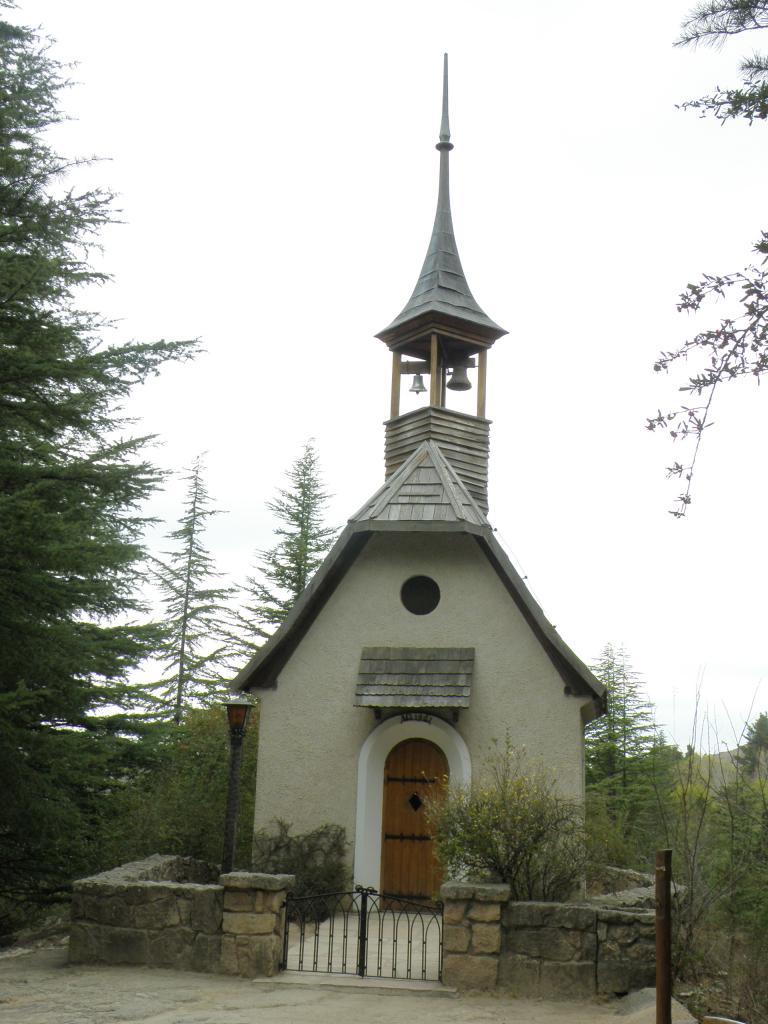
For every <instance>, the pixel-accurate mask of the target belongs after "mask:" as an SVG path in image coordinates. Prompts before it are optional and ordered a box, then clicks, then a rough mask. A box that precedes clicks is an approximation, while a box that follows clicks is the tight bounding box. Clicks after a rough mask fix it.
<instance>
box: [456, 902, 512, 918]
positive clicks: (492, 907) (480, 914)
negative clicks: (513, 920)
mask: <svg viewBox="0 0 768 1024" xmlns="http://www.w3.org/2000/svg"><path fill="white" fill-rule="evenodd" d="M443 917H445V915H443ZM467 917H468V918H469V920H470V921H499V920H501V904H500V903H471V904H470V906H469V912H468V913H467Z"/></svg>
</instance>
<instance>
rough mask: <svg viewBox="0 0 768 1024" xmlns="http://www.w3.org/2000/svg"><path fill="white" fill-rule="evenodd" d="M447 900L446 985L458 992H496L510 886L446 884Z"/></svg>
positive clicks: (445, 903) (444, 962) (445, 931)
mask: <svg viewBox="0 0 768 1024" xmlns="http://www.w3.org/2000/svg"><path fill="white" fill-rule="evenodd" d="M440 896H441V899H442V900H443V981H444V982H445V984H446V985H452V986H453V987H455V988H458V989H478V990H484V991H488V990H492V989H495V988H496V986H497V984H498V978H499V953H500V951H501V908H502V905H504V904H506V903H507V901H508V900H509V886H508V885H488V884H484V883H482V884H481V883H475V882H446V883H445V884H444V885H443V886H442V887H441V889H440Z"/></svg>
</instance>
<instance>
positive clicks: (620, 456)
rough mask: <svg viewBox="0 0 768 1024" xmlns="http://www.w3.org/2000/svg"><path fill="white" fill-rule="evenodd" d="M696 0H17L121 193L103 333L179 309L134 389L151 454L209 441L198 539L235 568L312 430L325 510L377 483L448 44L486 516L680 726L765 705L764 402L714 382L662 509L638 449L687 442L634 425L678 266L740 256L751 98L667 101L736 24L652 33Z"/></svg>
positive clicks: (698, 85)
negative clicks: (158, 364)
mask: <svg viewBox="0 0 768 1024" xmlns="http://www.w3.org/2000/svg"><path fill="white" fill-rule="evenodd" d="M689 6H690V4H689V2H687V0H686V2H680V0H647V2H646V3H644V4H642V5H637V4H622V3H617V2H616V0H585V2H582V3H578V4H575V3H573V0H550V2H548V3H546V4H544V3H541V4H530V3H527V4H523V3H522V2H515V0H499V2H490V0H473V2H471V3H470V2H456V0H453V2H452V0H419V2H414V0H410V2H402V0H387V2H386V3H371V2H365V0H354V2H341V0H325V2H322V3H320V2H317V0H303V2H292V3H291V2H282V3H281V2H272V3H266V2H259V0H252V2H245V0H219V2H218V3H216V4H211V3H199V2H194V0H151V2H150V0H22V2H21V6H20V11H19V12H18V13H17V14H16V15H14V17H15V18H16V19H17V20H19V21H22V22H24V23H26V24H33V25H40V26H42V27H43V29H44V30H45V32H47V33H48V34H49V35H51V36H52V37H54V38H55V39H56V40H57V44H56V46H55V49H54V53H55V55H56V56H58V57H59V58H60V59H62V60H65V61H70V60H71V61H77V62H78V63H79V66H78V68H77V69H76V70H75V72H73V77H74V78H75V79H76V81H77V83H78V84H77V85H76V86H75V87H73V88H72V89H71V90H70V91H69V92H68V93H67V94H66V96H65V98H64V102H65V106H66V109H67V111H68V112H69V113H70V114H71V116H72V117H73V118H74V120H73V121H72V122H71V123H69V124H67V125H66V126H64V127H63V128H62V129H61V130H60V131H59V132H58V133H57V136H56V144H57V145H58V146H59V148H60V149H61V150H63V151H65V152H67V153H71V154H81V155H90V154H98V155H99V156H102V157H105V158H108V159H109V161H110V162H109V163H101V164H100V165H98V166H97V167H96V168H95V169H93V170H91V171H90V172H87V173H86V172H83V175H82V176H81V178H80V179H79V180H80V181H82V182H83V183H85V182H88V183H95V182H98V183H103V184H107V185H109V186H110V187H112V188H113V189H114V190H115V191H117V192H118V193H119V194H120V198H119V203H118V206H119V208H120V209H121V211H122V213H121V218H122V220H123V222H124V223H122V224H121V225H115V226H113V227H111V228H110V229H109V230H108V231H107V232H106V233H105V236H104V244H105V248H104V254H103V257H102V260H103V262H102V264H101V265H103V267H104V268H105V269H107V270H108V271H109V272H110V273H111V274H113V275H114V280H113V283H112V284H110V285H107V286H105V287H103V288H101V289H99V290H95V291H93V292H92V293H90V294H89V295H88V297H87V301H88V304H89V305H90V306H91V307H93V308H97V309H99V310H101V311H102V312H104V313H105V314H106V315H108V316H110V317H113V318H115V320H116V321H118V323H117V325H116V328H115V330H114V332H113V333H114V339H115V340H127V339H143V340H150V339H154V338H157V337H166V338H185V337H200V338H201V339H202V341H203V344H204V347H205V349H206V352H205V354H204V355H202V356H201V357H200V358H199V359H198V360H197V361H196V362H195V363H194V364H192V365H187V366H184V367H175V368H171V369H169V370H167V371H166V372H165V373H164V374H163V376H162V377H161V378H160V379H159V380H158V381H156V382H153V383H152V384H151V385H149V386H148V387H146V388H145V389H144V391H143V392H142V393H141V394H139V395H137V396H136V399H135V402H134V404H133V406H132V411H133V412H134V413H135V414H136V415H138V416H140V417H141V425H140V428H138V429H141V430H142V431H151V432H156V433H157V434H159V435H160V438H161V439H162V446H161V447H159V448H158V450H157V452H156V459H157V461H158V462H160V463H161V464H162V465H164V466H166V467H168V468H171V469H174V470H178V469H181V468H182V467H184V466H188V465H189V464H190V462H191V461H192V459H193V458H194V457H195V456H196V455H197V454H198V453H199V452H203V451H205V452H207V453H208V454H207V465H208V472H207V480H208V485H209V489H210V491H211V493H212V495H213V496H214V497H215V499H216V502H217V504H218V505H219V506H220V507H221V508H223V509H227V510H228V512H227V515H226V516H221V517H220V518H219V519H218V520H217V521H216V522H215V523H214V525H213V526H212V528H211V531H210V534H209V538H208V539H209V544H210V547H211V549H212V551H213V552H214V554H215V556H216V558H217V559H218V561H219V564H220V567H221V568H222V569H223V570H226V571H227V572H230V573H232V574H233V575H234V576H235V577H239V576H242V575H244V574H245V572H246V571H248V569H249V568H250V566H251V564H252V560H253V552H254V550H255V549H257V548H263V547H266V546H269V545H270V543H271V533H270V531H271V529H272V527H273V525H274V524H273V523H272V522H271V521H270V518H269V515H268V513H267V512H266V511H265V508H264V504H265V502H266V501H267V500H269V498H270V497H271V496H272V495H273V494H274V490H275V488H276V487H277V486H278V485H279V484H280V483H281V478H282V475H283V473H284V471H285V469H286V467H287V466H288V465H289V464H290V463H291V462H292V461H293V460H294V459H295V458H296V457H297V455H298V454H299V453H300V451H301V449H302V446H303V444H304V442H305V441H306V440H307V439H308V438H310V437H314V438H315V439H316V441H317V447H318V450H319V453H320V456H321V459H322V463H323V467H324V473H325V481H326V484H327V488H328V490H330V491H331V492H332V493H333V494H334V498H333V501H332V505H331V510H330V515H331V519H332V520H333V522H334V523H337V524H342V523H343V522H344V521H345V520H346V518H348V517H349V516H350V515H352V514H353V513H354V512H355V511H356V510H357V508H358V507H359V506H360V505H361V504H362V503H363V501H364V500H365V499H366V497H368V495H369V494H370V493H372V492H373V491H374V490H375V489H376V488H377V487H378V486H379V485H380V483H381V481H382V478H383V437H384V435H383V427H382V422H383V420H384V419H385V418H386V416H387V415H388V406H389V394H388V392H389V372H390V357H389V353H388V351H387V349H386V347H385V346H384V345H383V344H382V343H381V342H380V341H378V340H376V339H375V338H374V337H373V335H374V334H375V333H376V332H377V331H379V330H381V329H382V328H383V327H384V326H386V325H387V324H388V323H389V322H390V320H391V319H392V318H393V317H394V316H395V315H396V314H397V313H398V312H399V311H400V309H401V308H402V307H403V305H404V304H405V302H406V300H407V299H408V297H409V295H410V293H411V290H412V288H413V286H414V284H415V282H416V278H417V276H418V272H419V269H420V267H421V263H422V260H423V257H424V253H425V250H426V246H427V242H428V240H429V235H430V231H431V227H432V220H433V216H434V207H435V200H436V195H437V174H438V155H437V153H436V152H435V149H434V144H435V142H436V141H437V134H438V128H439V114H440V110H439V106H440V85H441V81H440V78H441V62H442V53H443V51H444V50H447V51H448V53H449V55H450V81H451V89H450V92H451V131H452V141H453V142H454V143H455V147H456V148H455V149H454V151H453V153H452V154H451V175H452V204H453V214H454V226H455V229H456V236H457V240H458V244H459V251H460V253H461V257H462V262H463V265H464V270H465V272H466V275H467V279H468V281H469V284H470V287H471V288H472V290H473V292H474V294H475V297H476V298H477V300H478V301H479V303H480V304H481V306H482V307H483V309H484V310H485V311H486V312H487V313H488V314H489V316H491V317H492V318H493V319H494V320H496V321H497V322H498V323H500V324H502V325H503V326H504V327H505V328H507V330H508V331H509V335H508V336H507V337H504V338H502V339H501V340H500V341H499V342H498V343H497V344H496V345H495V346H494V348H493V350H492V352H491V355H490V358H489V397H488V415H489V416H490V418H491V419H492V421H493V423H492V427H491V445H492V455H491V466H490V476H491V495H490V497H491V511H490V518H491V521H492V523H493V525H494V526H495V527H496V528H497V530H498V535H499V538H500V540H501V541H502V542H503V544H504V545H505V547H506V548H507V550H508V552H509V553H510V555H511V556H512V558H513V560H514V561H515V564H516V565H517V566H518V568H519V569H520V571H521V572H522V574H523V575H524V576H526V577H527V580H528V583H529V585H530V587H531V589H532V591H533V593H534V595H535V596H536V598H537V599H538V600H539V602H540V603H541V605H542V607H543V608H544V611H545V613H546V614H547V616H548V617H549V619H550V621H552V622H553V623H554V624H555V625H556V626H557V628H558V630H559V632H560V633H561V635H562V636H563V638H564V639H565V641H566V642H567V643H568V644H569V645H570V646H571V647H572V648H573V649H574V650H575V651H576V653H577V654H578V655H579V656H580V657H581V658H582V659H584V660H585V661H588V662H590V661H594V660H595V659H596V658H597V657H598V655H599V653H600V650H601V648H602V647H603V645H604V644H605V643H606V642H608V641H612V642H613V643H614V644H621V643H623V644H625V645H626V647H627V650H628V652H629V654H630V657H631V660H632V662H633V664H634V666H635V668H636V669H637V670H638V671H639V672H640V673H641V675H642V677H643V679H644V681H645V684H646V687H647V691H648V694H649V696H650V697H651V699H652V700H653V701H654V703H655V704H656V706H657V709H658V717H659V721H660V722H661V723H662V724H663V725H664V727H665V729H666V731H667V733H668V735H671V736H672V737H673V738H674V739H675V740H677V742H678V743H680V744H681V745H683V746H684V745H685V743H686V742H687V741H688V738H689V736H690V730H691V722H692V715H693V708H694V703H695V695H696V691H697V688H699V689H700V690H701V695H702V697H701V703H702V709H703V710H706V711H707V712H708V714H709V716H710V720H712V721H715V720H716V723H717V735H716V736H712V737H711V742H712V745H713V746H717V745H718V744H719V743H721V742H727V743H728V744H730V745H732V742H733V729H734V728H735V730H736V731H737V732H738V731H740V729H741V726H742V724H743V720H744V718H745V716H747V715H748V714H750V707H752V711H751V717H754V716H755V715H756V714H757V712H758V711H761V710H765V709H766V708H768V684H766V683H765V682H764V680H765V678H766V673H767V672H768V646H767V645H766V628H765V619H766V592H765V591H766V588H765V579H766V569H767V568H768V565H767V563H768V554H767V553H766V545H765V526H766V497H767V495H768V484H767V482H766V472H765V458H764V454H763V453H764V444H763V439H764V437H765V431H766V426H767V425H768V413H767V412H766V404H765V400H764V397H763V395H762V394H761V393H760V391H759V389H758V388H757V386H756V384H755V383H754V382H752V381H742V382H739V384H737V385H736V386H732V387H729V388H728V389H727V391H729V392H730V394H727V393H725V392H723V393H722V394H721V395H720V396H719V397H718V399H717V403H716V408H715V415H714V420H715V421H716V425H715V426H713V427H712V429H711V430H710V431H709V435H710V436H708V437H707V439H706V444H705V445H704V447H703V450H702V455H701V457H700V463H699V469H698V472H697V477H696V479H695V490H694V503H693V505H692V506H691V510H690V513H689V516H688V517H687V518H686V519H685V520H683V521H677V520H675V519H674V518H673V517H672V516H670V515H669V514H668V512H667V510H668V509H669V508H670V507H672V505H673V499H674V496H675V494H676V493H677V491H678V489H679V487H678V485H677V484H676V483H670V482H668V481H667V480H666V479H665V474H664V467H665V466H666V465H668V464H669V463H670V462H672V461H674V459H676V458H680V459H681V461H684V459H683V458H682V457H681V454H680V453H678V452H677V451H675V450H674V449H673V448H672V447H671V446H670V443H669V442H668V441H667V440H666V439H663V438H661V437H657V436H655V435H651V434H650V433H648V432H647V431H646V430H645V428H644V423H645V419H646V417H647V416H649V415H652V414H653V413H654V412H655V411H656V410H657V409H658V408H659V407H661V408H667V407H671V406H673V405H674V404H675V402H676V400H677V397H678V396H677V392H676V388H677V387H678V386H679V384H680V383H682V379H681V378H680V377H679V376H675V377H672V376H670V377H669V378H663V377H660V376H659V375H658V374H654V372H653V362H654V358H655V356H656V355H657V354H658V352H659V351H660V350H662V349H670V348H674V347H676V346H677V345H679V344H680V342H681V341H682V340H683V339H684V338H685V337H687V336H688V335H689V334H690V333H691V331H692V330H693V321H691V320H690V319H686V317H685V316H684V315H683V314H678V313H677V312H676V311H675V301H676V298H677V295H678V293H679V292H680V291H681V290H682V289H683V287H684V286H685V284H686V283H687V282H688V281H691V280H695V279H696V278H697V277H698V276H699V275H700V274H701V273H702V272H704V271H708V272H715V273H719V272H729V271H734V270H737V269H740V268H741V267H743V266H745V265H746V264H747V263H748V262H750V260H751V258H752V257H751V248H752V245H753V244H754V242H755V241H756V240H757V238H758V237H759V232H760V229H761V228H764V227H766V226H768V222H767V220H766V216H765V212H766V211H765V205H766V190H765V185H764V182H765V150H766V144H767V143H768V128H766V127H765V126H764V125H762V124H758V125H757V126H755V127H753V128H749V127H748V126H747V125H746V124H731V125H728V126H726V127H721V126H720V125H719V123H717V122H716V121H713V120H707V119H701V118H699V117H698V116H697V114H696V113H695V112H686V111H681V110H679V109H677V108H676V104H679V103H681V102H682V101H683V100H685V99H689V98H693V97H697V96H700V95H702V94H704V93H706V92H707V91H709V90H711V89H713V88H714V87H715V86H716V85H722V86H726V85H728V84H731V83H733V82H735V80H736V67H737V64H738V58H739V55H740V54H741V53H743V52H745V51H746V50H747V48H748V47H751V46H754V45H755V44H757V43H760V40H759V38H756V37H754V36H753V37H752V38H749V37H746V38H745V39H743V40H742V39H736V40H734V41H733V42H732V43H731V44H730V45H729V46H728V47H726V49H725V50H724V51H722V52H719V53H718V52H712V51H710V50H698V51H688V50H678V49H675V48H673V46H672V42H673V40H674V38H675V36H676V34H677V31H678V28H679V25H680V22H681V21H682V18H683V16H684V15H685V13H686V12H687V10H688V9H689ZM767 35H768V34H767ZM763 48H764V49H768V38H766V40H765V44H764V47H763ZM717 312H718V310H717V307H713V308H712V310H710V311H709V313H708V314H707V316H706V317H705V318H704V319H702V320H701V321H700V322H701V324H704V323H706V322H710V321H713V320H714V319H715V316H716V314H717ZM180 500H181V491H180V489H179V487H178V486H171V487H169V488H168V490H167V491H166V493H165V494H164V495H161V496H159V497H158V498H157V500H156V501H155V502H154V503H153V506H152V507H153V511H154V512H156V513H157V514H158V515H160V516H161V517H163V518H165V519H166V520H169V521H172V520H173V519H174V518H175V517H176V516H177V515H178V513H179V510H180ZM753 702H754V706H752V705H753ZM731 722H732V723H733V728H732V727H731V724H730V723H731Z"/></svg>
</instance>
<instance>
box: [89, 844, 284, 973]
mask: <svg viewBox="0 0 768 1024" xmlns="http://www.w3.org/2000/svg"><path fill="white" fill-rule="evenodd" d="M292 884H293V876H292V875H260V874H252V873H250V872H239V871H238V872H231V873H229V874H226V875H219V874H218V869H217V868H215V867H213V866H212V865H209V864H205V863H203V862H201V861H194V860H192V859H191V858H183V857H161V856H159V855H154V856H152V857H148V858H147V859H146V860H144V861H136V862H134V863H132V864H124V865H123V866H122V867H120V868H115V869H114V870H113V871H106V872H104V873H103V874H101V875H94V876H93V877H91V878H83V879H80V880H79V881H77V882H75V883H74V885H73V896H72V925H71V930H70V939H69V960H70V962H71V963H106V964H146V965H148V966H153V967H174V968H177V969H181V970H192V971H210V972H216V973H218V972H221V973H224V974H241V975H244V976H246V977H259V976H272V975H274V974H276V973H277V971H278V970H279V965H280V953H281V944H280V937H281V936H282V932H283V922H284V911H283V904H284V902H285V896H286V892H287V890H288V889H289V888H290V886H291V885H292Z"/></svg>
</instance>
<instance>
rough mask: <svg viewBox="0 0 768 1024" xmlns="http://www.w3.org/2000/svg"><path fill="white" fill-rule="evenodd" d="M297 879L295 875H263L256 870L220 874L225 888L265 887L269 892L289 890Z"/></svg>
mask: <svg viewBox="0 0 768 1024" xmlns="http://www.w3.org/2000/svg"><path fill="white" fill-rule="evenodd" d="M295 881H296V876H295V875H263V874H260V873H259V872H256V871H230V872H229V873H228V874H226V875H220V876H219V882H220V884H221V885H223V886H224V888H225V889H264V890H266V891H267V892H278V891H279V890H285V891H288V890H290V889H292V888H293V885H294V883H295Z"/></svg>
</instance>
